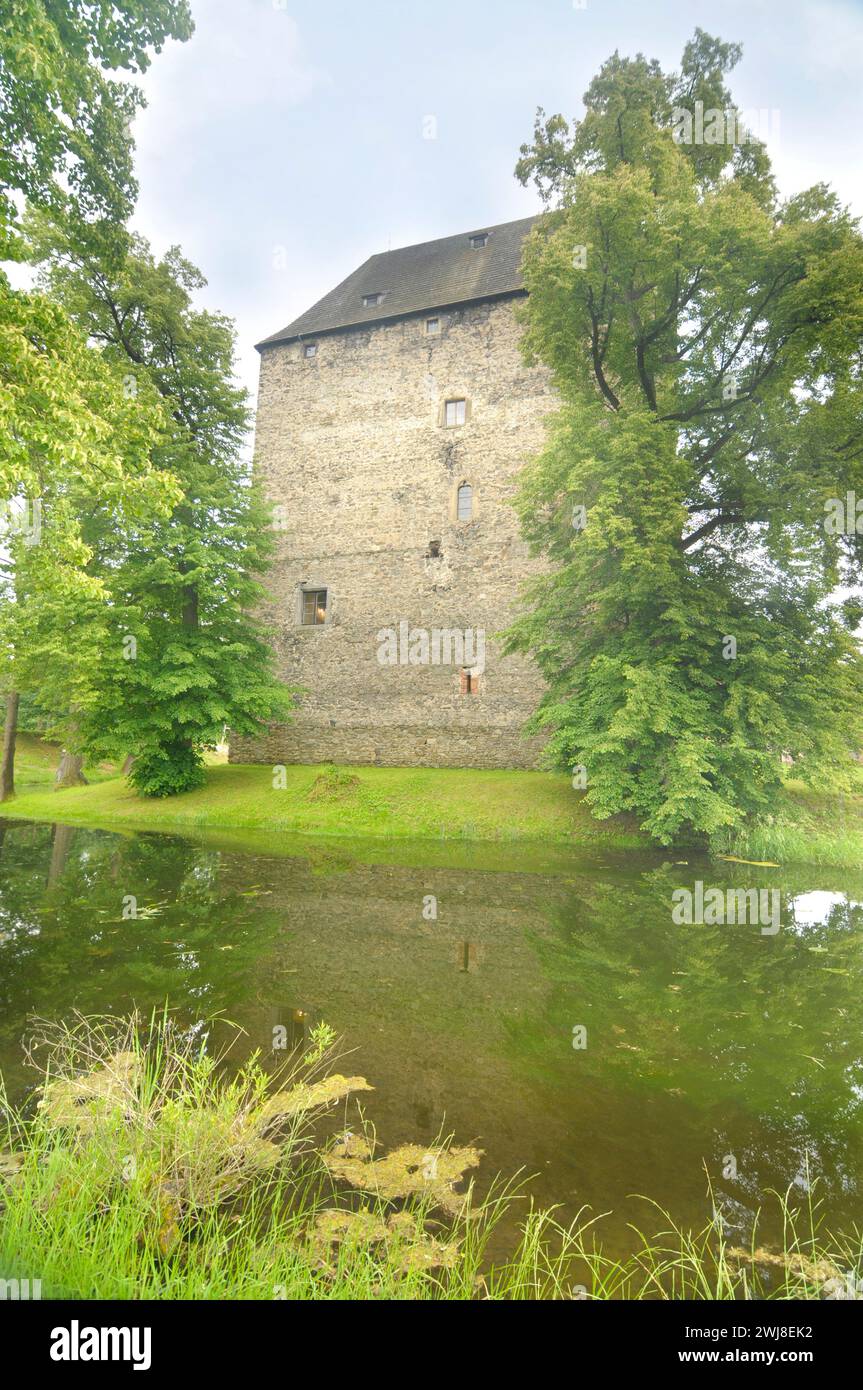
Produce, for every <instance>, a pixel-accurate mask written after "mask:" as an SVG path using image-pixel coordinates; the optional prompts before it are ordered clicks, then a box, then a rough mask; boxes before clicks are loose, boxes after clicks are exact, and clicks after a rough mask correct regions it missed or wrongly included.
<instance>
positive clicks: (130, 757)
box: [120, 753, 135, 777]
mask: <svg viewBox="0 0 863 1390" xmlns="http://www.w3.org/2000/svg"><path fill="white" fill-rule="evenodd" d="M134 761H135V754H134V753H127V754H126V760H125V762H124V763H123V770H122V772H121V773H120V776H121V777H128V776H129V773H130V772H131V771H132V764H133V763H134Z"/></svg>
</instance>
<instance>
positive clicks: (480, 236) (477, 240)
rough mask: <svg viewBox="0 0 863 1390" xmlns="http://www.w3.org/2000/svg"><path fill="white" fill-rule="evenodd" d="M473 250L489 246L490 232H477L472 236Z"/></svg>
mask: <svg viewBox="0 0 863 1390" xmlns="http://www.w3.org/2000/svg"><path fill="white" fill-rule="evenodd" d="M470 244H471V250H472V251H481V250H482V248H483V247H484V246H488V232H475V233H474V235H473V236H472V237H471V238H470Z"/></svg>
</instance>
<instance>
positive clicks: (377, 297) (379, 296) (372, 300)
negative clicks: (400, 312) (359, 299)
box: [363, 290, 384, 309]
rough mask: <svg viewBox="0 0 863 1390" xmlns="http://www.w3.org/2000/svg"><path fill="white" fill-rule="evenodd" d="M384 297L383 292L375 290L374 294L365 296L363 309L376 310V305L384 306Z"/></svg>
mask: <svg viewBox="0 0 863 1390" xmlns="http://www.w3.org/2000/svg"><path fill="white" fill-rule="evenodd" d="M383 302H384V296H383V291H382V290H375V292H374V294H364V295H363V308H364V309H374V307H375V305H377V304H383Z"/></svg>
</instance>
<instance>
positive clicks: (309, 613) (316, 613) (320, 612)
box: [303, 589, 327, 627]
mask: <svg viewBox="0 0 863 1390" xmlns="http://www.w3.org/2000/svg"><path fill="white" fill-rule="evenodd" d="M326 621H327V591H326V589H306V590H304V591H303V626H304V627H320V626H321V624H322V623H325V622H326Z"/></svg>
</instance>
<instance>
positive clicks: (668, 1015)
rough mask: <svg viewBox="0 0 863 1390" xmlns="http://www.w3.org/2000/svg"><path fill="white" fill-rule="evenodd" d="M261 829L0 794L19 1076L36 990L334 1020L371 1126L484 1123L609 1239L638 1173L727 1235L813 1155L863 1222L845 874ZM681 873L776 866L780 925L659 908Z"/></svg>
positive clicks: (264, 1017) (862, 1001)
mask: <svg viewBox="0 0 863 1390" xmlns="http://www.w3.org/2000/svg"><path fill="white" fill-rule="evenodd" d="M274 843H275V840H274V837H273V836H269V835H265V834H260V835H258V836H255V835H254V834H252V833H250V832H245V833H244V834H243V836H242V838H240V837H234V838H231V837H228V836H226V837H223V838H222V839H221V840H215V839H213V840H203V839H202V840H197V841H196V840H191V839H184V838H180V837H176V836H169V835H160V834H125V835H122V836H121V835H115V834H110V833H107V832H101V831H94V830H89V829H87V830H83V829H72V828H70V827H67V826H49V825H35V824H27V823H24V822H15V821H5V822H0V1067H2V1072H3V1075H4V1077H5V1079H6V1083H7V1086H8V1088H9V1091H10V1094H11V1097H12V1099H13V1100H16V1101H18V1100H22V1099H25V1098H26V1096H27V1093H28V1088H29V1087H30V1086H32V1084H33V1080H34V1074H33V1073H32V1072H30V1071H29V1070H28V1068H27V1067H26V1065H25V1062H24V1056H23V1052H22V1047H21V1040H22V1038H23V1037H25V1036H26V1034H27V1031H28V1019H29V1018H31V1017H33V1016H39V1017H42V1018H52V1019H54V1018H65V1019H68V1018H69V1017H70V1016H71V1014H72V1012H73V1011H74V1010H76V1009H77V1010H80V1011H82V1012H85V1013H88V1014H91V1013H102V1014H108V1013H110V1014H117V1013H124V1012H127V1011H129V1010H131V1009H132V1008H133V1007H135V1006H137V1007H138V1008H139V1009H141V1010H143V1011H148V1010H149V1009H150V1008H152V1007H158V1006H161V1005H162V1004H164V1003H165V1001H166V1000H167V1001H168V1003H169V1004H170V1006H171V1007H172V1008H173V1009H174V1010H175V1011H176V1014H177V1016H178V1019H179V1020H181V1021H182V1023H183V1024H184V1026H186V1027H188V1028H194V1029H196V1030H198V1031H199V1032H200V1033H201V1034H204V1033H206V1032H210V1033H215V1034H218V1032H219V1025H218V1024H216V1025H215V1028H213V1027H212V1026H211V1025H210V1023H209V1020H212V1019H213V1017H214V1016H215V1015H220V1016H221V1017H222V1018H224V1019H226V1020H229V1021H231V1022H233V1023H236V1024H239V1025H240V1026H241V1027H242V1028H243V1029H244V1030H245V1035H244V1037H243V1039H242V1048H241V1050H240V1051H237V1052H236V1053H235V1055H236V1056H237V1058H239V1057H240V1055H241V1052H242V1051H244V1052H245V1053H249V1052H252V1051H255V1050H258V1049H260V1050H261V1051H262V1053H263V1054H264V1056H265V1057H266V1056H268V1055H272V1056H275V1057H276V1059H277V1060H279V1054H278V1053H276V1054H273V1043H274V1039H277V1038H278V1039H282V1040H286V1041H287V1045H288V1047H291V1046H297V1047H299V1046H301V1045H302V1043H303V1040H304V1038H305V1037H307V1036H308V1032H309V1029H310V1028H311V1027H312V1026H313V1025H314V1024H315V1023H316V1022H318V1021H320V1020H325V1021H326V1022H327V1023H329V1024H330V1025H331V1026H332V1027H333V1028H334V1029H335V1030H336V1032H337V1033H338V1034H339V1036H340V1037H341V1038H343V1039H344V1047H345V1048H346V1049H349V1050H350V1058H349V1060H348V1061H347V1063H346V1064H347V1065H348V1066H349V1068H350V1071H351V1072H359V1073H361V1074H362V1075H364V1076H366V1077H367V1078H368V1080H369V1081H370V1083H371V1084H372V1085H373V1086H374V1087H375V1090H374V1092H373V1093H370V1094H369V1095H367V1096H365V1097H364V1101H365V1105H364V1109H365V1112H366V1115H367V1116H368V1118H369V1119H370V1120H371V1121H372V1122H373V1124H374V1125H375V1126H376V1128H377V1132H378V1137H379V1139H380V1140H381V1141H382V1143H383V1144H385V1145H390V1144H396V1143H400V1142H403V1141H409V1140H416V1141H419V1142H422V1143H430V1142H431V1141H432V1140H433V1139H434V1137H435V1136H436V1135H437V1134H438V1133H439V1132H440V1131H441V1129H442V1130H443V1132H445V1133H448V1134H449V1133H451V1134H453V1135H454V1136H455V1138H456V1140H457V1141H458V1142H460V1143H467V1142H475V1143H477V1144H478V1145H479V1146H480V1147H481V1148H482V1149H483V1150H484V1154H485V1156H484V1159H483V1165H482V1168H481V1170H480V1176H479V1179H478V1182H479V1186H480V1188H481V1189H482V1188H484V1187H487V1185H488V1183H489V1181H490V1180H491V1178H492V1177H493V1176H494V1175H495V1174H496V1173H502V1174H504V1175H505V1176H511V1175H513V1174H514V1173H516V1172H517V1171H518V1170H521V1172H522V1174H527V1175H533V1176H532V1181H531V1184H530V1191H531V1192H532V1193H533V1194H534V1196H535V1198H536V1200H537V1202H539V1203H540V1204H542V1205H551V1204H557V1205H559V1207H560V1208H561V1212H560V1214H561V1216H565V1217H567V1218H571V1217H573V1216H574V1215H575V1214H576V1212H577V1211H578V1210H579V1209H580V1208H582V1207H584V1206H585V1205H588V1206H589V1207H591V1208H592V1209H593V1211H594V1212H610V1213H612V1214H611V1215H610V1216H609V1217H608V1218H607V1220H606V1221H605V1222H604V1223H603V1230H604V1232H605V1240H606V1242H607V1244H609V1245H610V1246H611V1247H612V1248H616V1247H619V1248H620V1249H621V1250H622V1249H623V1248H625V1247H626V1246H627V1245H628V1244H629V1242H630V1234H629V1232H628V1229H627V1224H626V1223H627V1222H628V1221H629V1220H632V1219H634V1218H636V1217H637V1218H638V1219H639V1220H640V1221H641V1222H642V1223H643V1222H644V1219H645V1213H644V1210H643V1208H642V1209H641V1210H639V1211H636V1209H635V1208H634V1206H633V1202H632V1197H631V1194H636V1193H641V1194H644V1195H646V1196H649V1197H650V1198H652V1199H653V1200H654V1201H656V1202H658V1203H659V1204H661V1205H662V1206H663V1207H666V1208H668V1209H669V1210H670V1211H671V1213H672V1214H673V1215H674V1217H675V1218H676V1219H677V1220H678V1221H680V1222H683V1223H687V1224H691V1225H694V1226H701V1225H703V1224H705V1223H706V1221H708V1220H709V1219H710V1217H711V1211H712V1203H711V1198H710V1196H709V1195H708V1176H709V1179H710V1182H711V1184H712V1187H713V1194H714V1200H715V1201H716V1205H717V1207H718V1208H719V1210H720V1211H721V1213H722V1216H723V1219H724V1221H725V1223H726V1227H727V1229H728V1231H729V1233H731V1234H733V1235H734V1236H735V1237H739V1238H741V1239H744V1240H745V1239H746V1237H747V1235H748V1232H749V1231H750V1229H751V1223H752V1217H753V1214H754V1212H755V1210H756V1209H757V1207H758V1206H759V1205H760V1204H761V1203H762V1202H764V1201H765V1199H766V1194H767V1193H768V1192H769V1191H770V1190H771V1189H776V1190H780V1191H784V1190H785V1189H786V1188H788V1186H789V1185H795V1186H796V1189H797V1190H798V1192H800V1194H801V1195H802V1194H803V1191H804V1185H805V1181H806V1179H805V1174H806V1173H807V1171H808V1173H809V1175H810V1177H812V1178H817V1179H818V1193H819V1195H820V1197H821V1198H822V1199H823V1201H824V1213H825V1218H826V1219H827V1221H828V1222H829V1223H830V1224H831V1225H833V1226H834V1227H837V1228H838V1227H846V1228H848V1227H850V1226H851V1225H852V1224H854V1223H855V1222H856V1223H857V1224H861V1222H863V1163H861V1160H863V1125H861V1110H863V992H861V989H860V980H861V968H863V945H861V939H863V934H861V928H863V872H856V873H852V872H849V871H842V870H835V869H814V868H813V869H807V868H803V867H798V868H795V869H784V868H783V869H768V868H753V867H750V866H747V865H740V864H729V863H724V864H720V863H711V862H709V861H708V860H698V859H696V858H694V857H692V858H690V859H689V861H688V862H687V863H685V864H681V863H674V862H672V860H673V859H679V858H680V857H681V856H676V855H675V856H672V855H668V856H664V855H662V854H661V853H656V854H650V855H636V854H633V853H627V854H623V853H612V852H604V853H601V854H600V853H594V854H592V855H589V856H588V855H586V854H580V853H575V852H570V851H563V850H556V851H549V850H544V849H543V848H542V847H533V848H529V847H526V846H513V847H511V848H506V849H503V848H501V847H498V848H497V849H488V850H484V849H483V847H482V846H478V845H468V844H462V843H457V842H456V843H443V842H442V843H438V844H435V843H427V844H425V843H424V844H404V843H402V844H399V845H389V844H387V843H386V842H378V844H377V845H376V846H375V847H369V846H368V845H362V844H356V845H355V844H353V843H350V842H342V841H338V840H328V841H326V842H324V841H312V840H306V841H302V842H300V841H296V842H291V843H290V844H287V843H284V844H283V845H282V847H281V849H280V850H279V851H278V852H276V851H275V850H274ZM696 881H703V882H705V883H708V884H710V885H714V886H716V887H719V888H725V889H728V888H749V889H751V888H757V889H759V890H760V889H771V890H775V889H778V890H779V893H780V899H781V928H780V929H779V930H778V931H777V932H775V933H770V934H768V933H763V932H761V931H760V930H759V929H758V927H757V926H748V925H714V926H711V925H677V924H676V923H675V922H674V921H673V920H672V893H673V892H674V891H675V889H679V888H680V887H681V886H686V885H689V886H690V887H691V886H692V884H693V883H694V882H696ZM131 913H136V914H137V915H130V914H131ZM435 914H436V915H435ZM582 1042H584V1044H585V1045H584V1046H582V1045H580V1044H581V1043H582ZM214 1045H215V1040H214ZM281 1056H284V1054H283V1053H282V1054H281ZM340 1065H342V1064H340ZM342 1069H343V1068H342ZM334 1123H335V1121H334ZM732 1160H733V1162H732Z"/></svg>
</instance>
